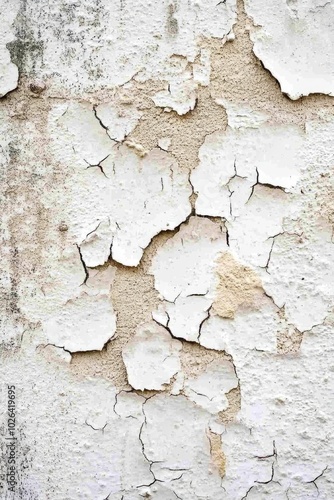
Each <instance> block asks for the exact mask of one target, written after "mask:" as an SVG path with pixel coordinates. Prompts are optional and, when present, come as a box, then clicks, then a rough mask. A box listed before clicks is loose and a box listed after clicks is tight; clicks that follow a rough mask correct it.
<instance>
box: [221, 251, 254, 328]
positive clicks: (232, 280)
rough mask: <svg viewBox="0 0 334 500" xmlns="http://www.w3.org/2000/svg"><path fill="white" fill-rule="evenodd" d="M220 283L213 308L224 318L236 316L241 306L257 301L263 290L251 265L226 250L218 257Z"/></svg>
mask: <svg viewBox="0 0 334 500" xmlns="http://www.w3.org/2000/svg"><path fill="white" fill-rule="evenodd" d="M217 274H218V277H219V283H218V285H217V289H216V297H215V300H214V302H213V310H214V312H216V313H217V314H218V315H219V316H221V317H222V318H230V319H232V318H234V315H235V312H236V311H237V309H238V307H240V306H251V305H253V304H255V303H256V301H257V299H258V297H259V292H260V291H261V290H262V284H261V280H260V278H259V277H258V275H257V274H256V273H255V272H254V271H253V270H252V269H250V268H249V267H246V266H244V265H243V264H240V263H239V262H237V261H236V260H235V259H234V257H233V256H232V255H231V254H230V253H228V252H224V253H223V254H222V255H221V256H220V257H219V258H218V259H217Z"/></svg>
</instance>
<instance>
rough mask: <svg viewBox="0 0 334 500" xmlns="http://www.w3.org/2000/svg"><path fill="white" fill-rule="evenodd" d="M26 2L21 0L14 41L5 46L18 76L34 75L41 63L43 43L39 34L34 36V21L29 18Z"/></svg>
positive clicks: (26, 0) (27, 0)
mask: <svg viewBox="0 0 334 500" xmlns="http://www.w3.org/2000/svg"><path fill="white" fill-rule="evenodd" d="M28 2H29V0H21V7H20V10H19V12H18V14H17V17H16V20H15V23H14V28H15V35H16V40H14V41H13V42H10V43H8V45H7V48H8V50H9V52H10V54H11V59H12V61H13V63H14V64H16V66H17V67H18V69H19V74H20V75H31V74H34V73H35V71H36V66H39V65H41V64H42V63H43V51H44V42H43V40H42V37H41V34H39V36H38V38H36V36H35V34H34V29H33V24H34V23H35V22H36V20H33V19H31V18H30V15H29V11H28Z"/></svg>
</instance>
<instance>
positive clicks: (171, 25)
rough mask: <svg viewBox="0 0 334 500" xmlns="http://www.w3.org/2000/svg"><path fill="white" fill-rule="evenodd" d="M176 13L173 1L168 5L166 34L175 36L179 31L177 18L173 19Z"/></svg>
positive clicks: (175, 5)
mask: <svg viewBox="0 0 334 500" xmlns="http://www.w3.org/2000/svg"><path fill="white" fill-rule="evenodd" d="M176 12H177V4H176V2H175V1H171V3H170V4H169V5H168V15H167V32H168V33H169V34H170V35H172V36H175V35H177V34H178V31H179V23H178V20H177V18H176V17H175V13H176Z"/></svg>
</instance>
